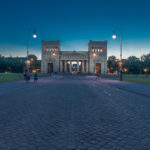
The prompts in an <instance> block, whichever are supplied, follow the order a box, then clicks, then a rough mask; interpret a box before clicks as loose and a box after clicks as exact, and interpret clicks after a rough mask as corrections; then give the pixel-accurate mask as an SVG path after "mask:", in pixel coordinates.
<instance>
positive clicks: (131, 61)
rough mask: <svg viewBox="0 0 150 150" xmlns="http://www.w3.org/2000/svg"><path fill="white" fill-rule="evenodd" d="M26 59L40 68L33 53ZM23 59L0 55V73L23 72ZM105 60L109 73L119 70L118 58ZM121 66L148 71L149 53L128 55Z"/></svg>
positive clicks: (149, 70)
mask: <svg viewBox="0 0 150 150" xmlns="http://www.w3.org/2000/svg"><path fill="white" fill-rule="evenodd" d="M28 59H29V60H31V69H33V68H39V69H40V67H41V61H40V60H37V57H36V56H35V55H29V57H28ZM25 61H26V58H24V59H21V58H20V57H16V58H13V57H12V59H11V57H9V58H8V57H4V56H1V55H0V73H3V72H6V71H7V72H13V73H23V72H24V69H25ZM107 62H108V72H109V73H117V72H119V60H118V59H117V58H116V57H115V56H109V57H108V60H107ZM122 67H123V72H124V73H130V74H140V73H141V74H142V73H150V53H149V54H147V55H143V56H141V57H140V58H138V57H136V56H130V57H128V58H127V59H122Z"/></svg>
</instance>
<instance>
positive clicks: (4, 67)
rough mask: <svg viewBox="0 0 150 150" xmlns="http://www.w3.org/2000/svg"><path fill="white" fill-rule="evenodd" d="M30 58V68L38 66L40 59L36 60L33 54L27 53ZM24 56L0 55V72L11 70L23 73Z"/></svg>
mask: <svg viewBox="0 0 150 150" xmlns="http://www.w3.org/2000/svg"><path fill="white" fill-rule="evenodd" d="M28 59H29V60H31V68H40V66H41V61H39V60H37V57H36V56H35V55H29V57H28ZM25 62H26V58H25V57H24V58H20V57H15V58H14V57H4V56H2V55H0V73H4V72H12V73H23V72H24V71H25V66H26V64H25Z"/></svg>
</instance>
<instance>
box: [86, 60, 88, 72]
mask: <svg viewBox="0 0 150 150" xmlns="http://www.w3.org/2000/svg"><path fill="white" fill-rule="evenodd" d="M86 72H88V61H87V60H86Z"/></svg>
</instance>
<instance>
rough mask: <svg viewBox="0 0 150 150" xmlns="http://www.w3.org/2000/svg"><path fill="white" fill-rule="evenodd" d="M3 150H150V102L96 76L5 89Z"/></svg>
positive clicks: (1, 97) (0, 116)
mask: <svg viewBox="0 0 150 150" xmlns="http://www.w3.org/2000/svg"><path fill="white" fill-rule="evenodd" d="M0 150H150V98H149V97H146V96H142V95H138V94H135V93H131V92H127V91H124V90H121V89H118V88H116V87H115V86H114V87H113V86H112V85H111V84H109V82H107V83H104V82H103V80H99V79H97V78H96V77H92V76H76V75H75V76H74V75H72V76H71V75H70V76H69V75H66V76H53V77H52V78H45V79H41V80H40V81H39V82H38V83H37V84H36V83H33V82H31V83H24V82H23V81H21V82H14V83H6V84H1V85H0Z"/></svg>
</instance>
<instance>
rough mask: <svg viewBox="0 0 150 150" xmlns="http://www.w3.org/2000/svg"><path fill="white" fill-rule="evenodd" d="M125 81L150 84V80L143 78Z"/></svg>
mask: <svg viewBox="0 0 150 150" xmlns="http://www.w3.org/2000/svg"><path fill="white" fill-rule="evenodd" d="M125 81H128V82H134V83H142V84H150V78H149V79H147V78H144V79H125Z"/></svg>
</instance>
